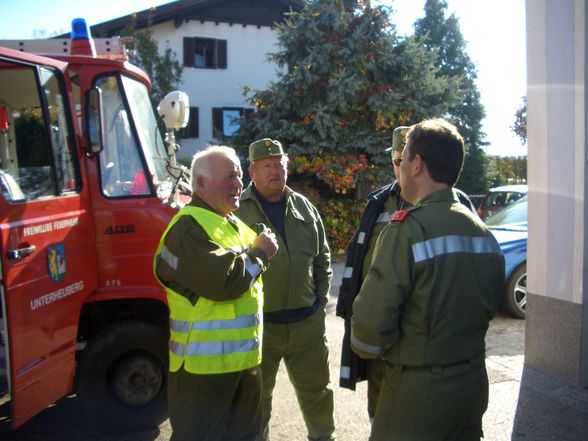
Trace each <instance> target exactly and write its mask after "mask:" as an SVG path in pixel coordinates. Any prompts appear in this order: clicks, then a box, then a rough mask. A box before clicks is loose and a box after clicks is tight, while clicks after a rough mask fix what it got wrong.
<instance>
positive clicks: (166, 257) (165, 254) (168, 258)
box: [160, 245, 178, 271]
mask: <svg viewBox="0 0 588 441" xmlns="http://www.w3.org/2000/svg"><path fill="white" fill-rule="evenodd" d="M160 256H161V258H162V259H163V261H164V262H165V263H167V264H168V265H169V266H170V267H171V268H173V269H174V270H176V271H177V270H178V256H176V255H174V254H172V252H171V251H170V250H168V249H167V247H166V246H165V245H164V246H163V248H162V249H161V254H160Z"/></svg>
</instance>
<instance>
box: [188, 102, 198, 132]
mask: <svg viewBox="0 0 588 441" xmlns="http://www.w3.org/2000/svg"><path fill="white" fill-rule="evenodd" d="M199 126H200V121H199V120H198V107H190V122H188V138H198V136H200V135H199V133H198V132H199V131H198V128H199Z"/></svg>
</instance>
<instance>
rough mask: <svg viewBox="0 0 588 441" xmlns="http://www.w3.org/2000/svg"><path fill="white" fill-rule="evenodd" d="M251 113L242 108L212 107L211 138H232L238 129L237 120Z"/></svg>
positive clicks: (238, 123) (251, 110) (249, 110)
mask: <svg viewBox="0 0 588 441" xmlns="http://www.w3.org/2000/svg"><path fill="white" fill-rule="evenodd" d="M252 112H253V109H244V108H243V107H214V108H213V109H212V127H213V130H212V132H213V136H214V137H217V136H218V135H219V134H222V135H224V136H233V135H234V134H235V132H236V131H237V130H239V127H240V122H239V118H241V117H242V116H243V115H248V114H250V113H252Z"/></svg>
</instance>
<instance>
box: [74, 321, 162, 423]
mask: <svg viewBox="0 0 588 441" xmlns="http://www.w3.org/2000/svg"><path fill="white" fill-rule="evenodd" d="M167 342H168V339H167V335H166V332H165V330H164V329H161V328H160V327H158V326H156V325H153V324H150V323H144V322H126V323H117V324H114V325H112V326H110V327H108V328H106V329H104V330H103V331H101V332H100V333H99V334H98V335H97V336H96V337H95V338H94V339H92V340H91V341H90V343H88V345H87V347H86V348H85V349H84V351H83V352H82V353H81V356H80V359H79V361H78V366H77V372H76V375H77V377H76V393H77V396H78V399H79V400H80V402H81V405H82V407H83V409H84V410H85V411H86V413H87V414H88V415H89V416H90V418H91V419H92V420H94V421H96V422H100V425H101V426H103V427H112V428H115V429H127V430H128V429H143V428H150V427H154V426H157V425H159V423H161V422H162V421H163V420H164V419H165V418H166V417H167V397H166V390H167V365H168V361H167V360H168V353H167Z"/></svg>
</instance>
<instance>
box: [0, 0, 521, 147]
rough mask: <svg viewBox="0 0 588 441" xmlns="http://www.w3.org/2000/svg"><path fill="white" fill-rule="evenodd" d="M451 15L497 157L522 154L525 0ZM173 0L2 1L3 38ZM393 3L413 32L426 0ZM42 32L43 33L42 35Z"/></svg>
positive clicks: (484, 4) (464, 2) (451, 4)
mask: <svg viewBox="0 0 588 441" xmlns="http://www.w3.org/2000/svg"><path fill="white" fill-rule="evenodd" d="M446 1H447V5H448V13H449V14H450V13H455V15H456V16H457V17H458V18H459V21H460V28H461V31H462V33H463V35H464V39H465V40H466V42H467V44H468V46H467V52H468V54H469V56H470V58H471V59H472V61H473V62H474V63H475V64H476V66H477V69H478V82H477V84H478V88H479V89H480V92H481V97H482V103H483V104H484V106H485V107H486V113H487V116H486V119H485V120H484V121H483V124H484V131H485V133H486V134H487V135H488V136H487V141H488V142H489V143H490V146H489V147H488V148H486V151H487V153H489V154H493V155H502V156H510V155H524V154H526V152H527V148H526V146H521V143H520V141H519V140H518V139H517V138H515V137H514V135H513V134H512V131H511V130H510V126H511V125H512V124H513V122H514V113H515V111H516V109H517V107H518V106H519V105H520V104H521V102H522V96H523V95H524V94H525V93H526V48H525V2H524V0H493V1H487V0H446ZM168 2H169V0H163V1H157V0H93V1H88V0H52V1H48V0H15V1H6V2H4V3H5V4H3V5H2V13H1V15H0V39H26V38H35V37H45V36H47V35H53V34H55V33H57V32H68V31H69V29H70V23H71V19H73V18H76V17H84V18H86V20H87V21H88V23H89V24H90V25H93V24H96V23H101V22H103V21H106V20H110V19H113V18H116V17H120V16H121V15H127V14H130V13H132V12H133V11H142V10H144V9H148V8H149V7H151V6H158V5H161V4H165V3H168ZM380 3H383V4H386V5H390V6H392V7H393V8H394V9H395V11H396V14H395V15H394V16H393V21H394V23H395V24H396V26H397V29H398V31H399V33H401V34H407V33H410V32H412V25H413V23H414V21H415V20H416V19H417V18H420V17H422V16H423V15H424V12H423V6H424V4H425V0H382V1H381V2H380ZM43 31H44V32H45V33H43Z"/></svg>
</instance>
